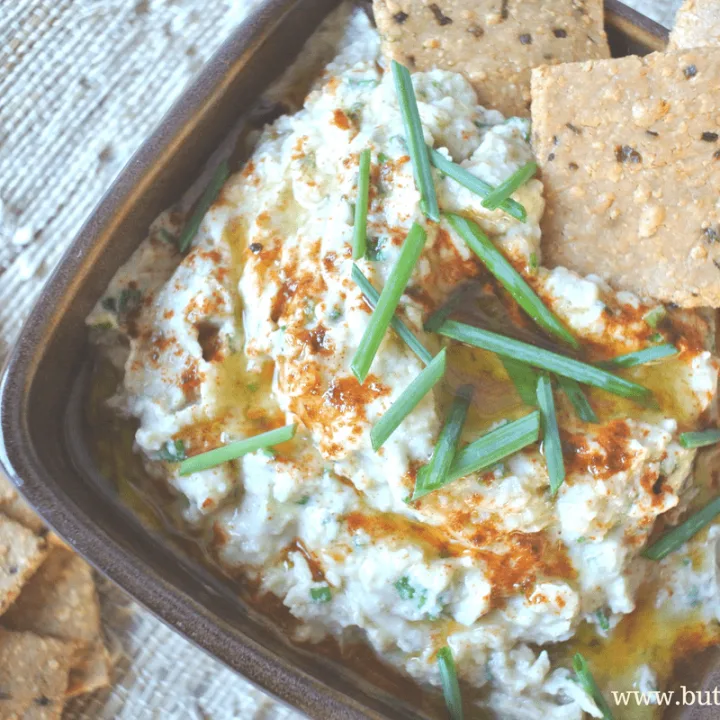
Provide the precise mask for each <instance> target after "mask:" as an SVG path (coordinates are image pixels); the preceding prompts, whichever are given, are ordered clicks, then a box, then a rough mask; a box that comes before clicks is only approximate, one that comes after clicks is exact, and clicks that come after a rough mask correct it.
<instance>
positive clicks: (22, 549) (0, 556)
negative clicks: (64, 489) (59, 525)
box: [0, 513, 47, 615]
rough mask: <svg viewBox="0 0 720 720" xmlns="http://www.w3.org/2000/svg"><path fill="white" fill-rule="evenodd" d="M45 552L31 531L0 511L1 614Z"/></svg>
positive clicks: (36, 566) (45, 549)
mask: <svg viewBox="0 0 720 720" xmlns="http://www.w3.org/2000/svg"><path fill="white" fill-rule="evenodd" d="M46 555H47V543H46V542H45V540H44V539H43V538H40V537H38V536H37V535H35V533H33V532H32V531H31V530H28V529H27V528H26V527H24V526H23V525H20V523H17V522H15V521H14V520H11V519H10V518H8V517H7V516H6V515H3V514H2V513H0V615H1V614H2V613H4V612H5V611H6V610H7V609H8V607H9V606H10V605H11V604H12V602H13V601H14V600H15V598H17V596H18V595H19V593H20V590H21V588H22V586H23V585H24V584H25V583H26V582H27V581H28V580H29V579H30V577H31V576H32V575H33V574H34V573H35V571H36V570H37V569H38V568H39V567H40V565H41V563H42V561H43V560H44V559H45V557H46Z"/></svg>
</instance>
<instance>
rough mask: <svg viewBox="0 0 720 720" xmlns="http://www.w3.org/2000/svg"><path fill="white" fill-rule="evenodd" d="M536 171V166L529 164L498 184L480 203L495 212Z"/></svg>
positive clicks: (532, 163)
mask: <svg viewBox="0 0 720 720" xmlns="http://www.w3.org/2000/svg"><path fill="white" fill-rule="evenodd" d="M536 171H537V165H536V164H535V163H534V162H529V163H527V164H526V165H523V166H522V167H521V168H519V169H518V170H516V171H515V172H514V173H513V174H512V175H511V176H510V177H509V178H508V179H507V180H505V181H504V182H502V183H500V185H498V186H497V187H496V188H495V189H494V190H493V191H492V192H491V193H488V195H487V196H486V197H485V199H484V200H483V201H482V206H483V207H484V208H486V209H487V210H497V209H498V208H499V207H500V205H502V203H503V202H505V201H506V200H507V199H508V198H509V197H510V196H511V195H512V194H513V193H514V192H515V191H516V190H517V189H518V188H519V187H520V186H521V185H524V184H525V183H526V182H527V181H528V180H529V179H530V178H531V177H532V176H533V175H534V174H535V172H536Z"/></svg>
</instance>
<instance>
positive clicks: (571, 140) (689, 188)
mask: <svg viewBox="0 0 720 720" xmlns="http://www.w3.org/2000/svg"><path fill="white" fill-rule="evenodd" d="M532 93H533V104H532V113H533V115H532V120H533V144H534V149H535V152H536V155H537V156H538V162H539V163H540V165H541V167H542V179H543V182H544V185H545V199H546V210H545V215H544V217H543V223H542V226H543V254H544V257H545V261H546V263H547V264H548V265H549V266H555V265H564V266H566V267H569V268H571V269H573V270H577V271H578V272H580V273H583V274H587V273H597V274H599V275H601V276H602V277H603V278H604V279H606V280H607V281H609V282H610V283H611V284H612V285H614V286H615V287H616V288H618V289H625V290H632V291H634V292H636V293H638V294H640V295H643V296H648V297H652V298H656V299H659V300H662V301H664V302H674V303H677V304H678V305H682V306H685V307H696V306H708V305H709V306H713V307H718V306H720V207H719V206H718V202H717V198H718V195H719V194H720V114H719V113H717V108H718V107H720V49H714V48H702V49H697V50H689V51H687V50H686V51H677V52H674V53H668V54H661V53H653V54H651V55H647V56H645V57H642V58H639V57H625V58H619V59H615V60H597V61H591V62H586V63H574V64H567V65H558V66H553V67H543V68H537V69H535V70H534V71H533V78H532Z"/></svg>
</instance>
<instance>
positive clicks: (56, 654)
mask: <svg viewBox="0 0 720 720" xmlns="http://www.w3.org/2000/svg"><path fill="white" fill-rule="evenodd" d="M76 652H77V646H76V645H75V644H74V643H68V642H64V641H62V640H55V639H54V638H43V637H40V636H38V635H35V634H34V633H29V632H12V631H10V630H4V629H2V628H0V717H3V718H5V717H8V718H9V717H23V718H38V719H40V718H54V717H59V715H58V714H57V712H56V709H57V708H58V707H59V709H60V711H62V702H63V700H62V699H63V698H64V695H65V690H66V689H67V684H68V677H69V673H70V667H71V665H72V663H73V661H74V659H75V656H76ZM50 713H54V714H50Z"/></svg>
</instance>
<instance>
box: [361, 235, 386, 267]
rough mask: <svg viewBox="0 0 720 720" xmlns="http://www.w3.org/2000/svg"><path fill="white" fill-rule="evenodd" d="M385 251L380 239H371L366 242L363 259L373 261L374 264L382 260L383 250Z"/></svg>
mask: <svg viewBox="0 0 720 720" xmlns="http://www.w3.org/2000/svg"><path fill="white" fill-rule="evenodd" d="M384 249H385V243H384V242H383V240H382V239H381V238H378V237H371V238H368V240H367V250H366V251H365V257H366V258H367V259H368V260H375V261H376V262H377V261H379V260H383V259H384V253H383V250H384Z"/></svg>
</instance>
